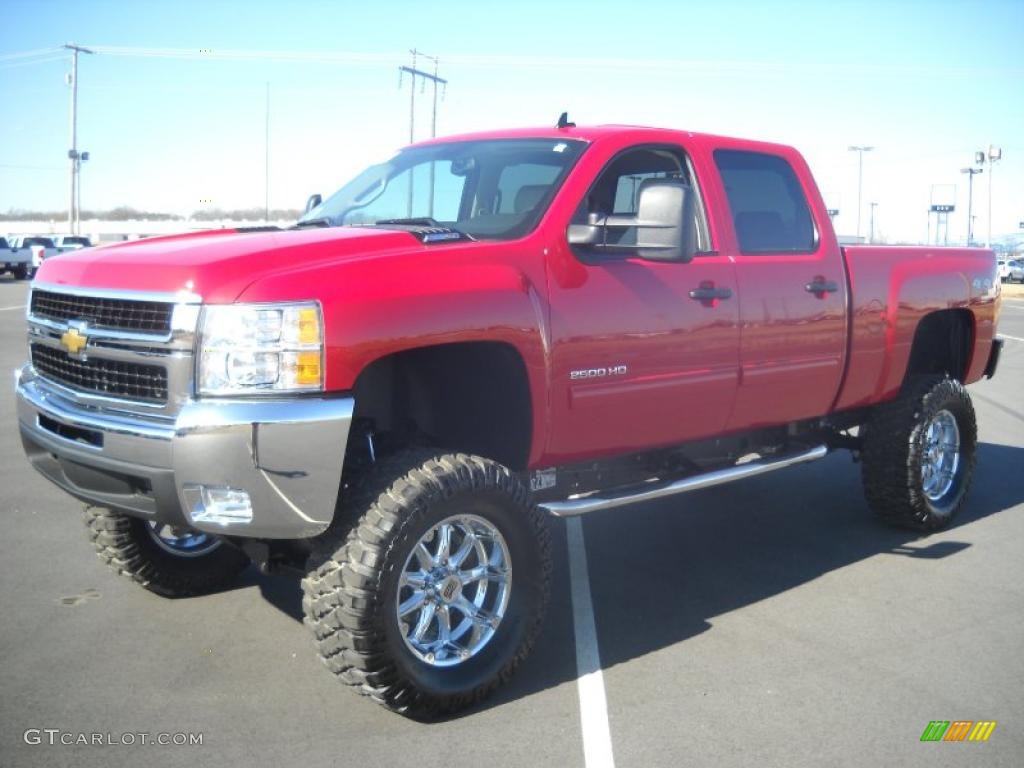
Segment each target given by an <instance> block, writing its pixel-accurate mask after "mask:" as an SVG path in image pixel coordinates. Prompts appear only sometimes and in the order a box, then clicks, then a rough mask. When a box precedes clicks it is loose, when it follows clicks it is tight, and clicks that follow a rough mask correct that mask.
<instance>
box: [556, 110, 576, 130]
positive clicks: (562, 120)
mask: <svg viewBox="0 0 1024 768" xmlns="http://www.w3.org/2000/svg"><path fill="white" fill-rule="evenodd" d="M575 127H576V123H570V122H569V113H568V112H563V113H562V114H561V115H559V116H558V125H556V126H555V128H558V129H559V130H562V129H565V128H575Z"/></svg>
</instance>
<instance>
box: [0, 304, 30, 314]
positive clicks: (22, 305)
mask: <svg viewBox="0 0 1024 768" xmlns="http://www.w3.org/2000/svg"><path fill="white" fill-rule="evenodd" d="M24 308H25V305H24V304H18V305H17V306H15V307H0V312H6V311H7V310H9V309H24Z"/></svg>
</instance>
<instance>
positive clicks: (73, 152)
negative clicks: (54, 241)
mask: <svg viewBox="0 0 1024 768" xmlns="http://www.w3.org/2000/svg"><path fill="white" fill-rule="evenodd" d="M63 47H64V48H66V49H67V50H69V51H71V79H70V82H68V85H70V86H71V149H70V150H68V159H69V160H70V161H71V199H70V200H69V202H68V231H69V232H72V233H73V232H74V231H75V199H76V197H77V196H76V194H75V191H76V187H77V186H78V167H79V163H78V54H79V53H92V51H90V50H89V49H88V48H83V47H82V46H80V45H75V44H74V43H65V44H64V46H63Z"/></svg>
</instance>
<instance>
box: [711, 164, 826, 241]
mask: <svg viewBox="0 0 1024 768" xmlns="http://www.w3.org/2000/svg"><path fill="white" fill-rule="evenodd" d="M715 164H716V165H717V166H718V171H719V173H720V174H721V176H722V183H723V184H724V185H725V193H726V196H727V197H728V198H729V208H730V210H731V211H732V222H733V227H734V228H735V230H736V238H737V240H739V245H740V252H741V253H809V252H811V251H814V250H815V248H816V247H817V240H818V237H817V232H816V231H815V228H814V221H813V219H812V218H811V210H810V208H809V206H808V205H807V198H806V197H805V196H804V191H803V189H802V188H801V186H800V182H799V180H798V179H797V177H796V174H795V173H794V172H793V169H792V168H791V167H790V165H789V163H788V162H786V161H785V160H784V159H782V158H781V157H777V156H775V155H765V154H762V153H760V152H742V151H735V150H724V149H719V150H716V151H715Z"/></svg>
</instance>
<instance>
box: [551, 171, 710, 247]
mask: <svg viewBox="0 0 1024 768" xmlns="http://www.w3.org/2000/svg"><path fill="white" fill-rule="evenodd" d="M693 206H694V196H693V188H692V187H690V185H689V184H686V183H684V182H683V181H682V180H680V179H647V180H645V181H644V182H643V183H642V184H641V185H640V189H639V199H638V202H637V212H636V215H635V216H600V215H598V214H591V215H590V216H589V217H588V218H587V223H586V224H573V225H571V226H570V227H569V230H568V232H567V236H568V240H569V244H570V245H574V246H579V247H583V248H592V249H595V250H599V251H605V252H611V253H621V254H623V255H624V256H625V255H636V256H639V257H640V258H642V259H647V260H650V261H677V262H682V263H686V262H688V261H691V260H692V259H693V257H694V255H695V254H696V251H697V237H696V234H697V233H696V231H695V230H694V217H693V214H694V209H693ZM631 228H635V229H636V242H635V243H621V242H619V241H618V239H617V238H615V237H614V235H613V237H612V238H609V232H612V233H614V232H616V231H620V230H625V229H631Z"/></svg>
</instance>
